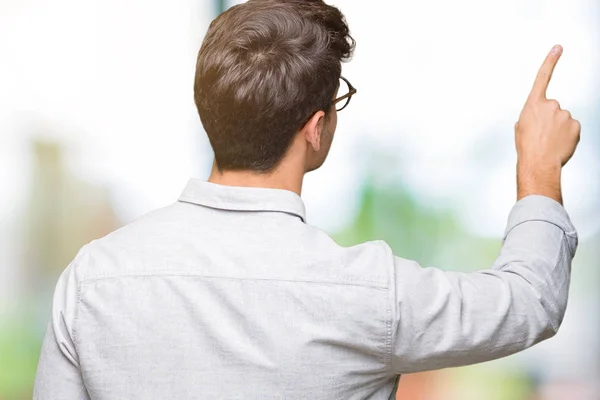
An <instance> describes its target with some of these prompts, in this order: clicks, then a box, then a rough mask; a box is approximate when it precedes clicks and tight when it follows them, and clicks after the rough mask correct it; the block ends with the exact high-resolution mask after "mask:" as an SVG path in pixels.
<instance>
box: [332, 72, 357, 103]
mask: <svg viewBox="0 0 600 400" xmlns="http://www.w3.org/2000/svg"><path fill="white" fill-rule="evenodd" d="M338 93H343V95H342V96H340V97H338V98H336V99H335V100H333V104H338V103H339V104H338V105H336V107H335V109H336V110H337V111H342V110H343V109H344V108H346V107H347V106H348V104H350V99H351V98H352V96H354V95H355V94H356V88H354V86H352V84H351V83H350V82H349V81H348V79H346V78H344V77H343V76H340V87H339V89H338Z"/></svg>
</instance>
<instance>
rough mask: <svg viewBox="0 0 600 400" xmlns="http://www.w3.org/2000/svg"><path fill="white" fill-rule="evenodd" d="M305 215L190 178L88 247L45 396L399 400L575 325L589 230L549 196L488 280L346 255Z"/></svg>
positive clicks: (258, 192) (60, 328)
mask: <svg viewBox="0 0 600 400" xmlns="http://www.w3.org/2000/svg"><path fill="white" fill-rule="evenodd" d="M304 214H305V210H304V204H303V202H302V200H301V199H300V197H299V196H297V195H296V194H295V193H292V192H288V191H284V190H277V189H259V188H240V187H226V186H220V185H215V184H212V183H207V182H202V181H199V180H191V181H190V182H189V184H188V186H187V187H186V188H185V190H184V192H183V194H182V195H181V197H180V199H179V201H178V202H176V203H175V204H173V205H171V206H169V207H166V208H163V209H160V210H157V211H154V212H152V213H150V214H148V215H146V216H145V217H143V218H141V219H139V220H137V221H135V222H133V223H131V224H129V225H127V226H125V227H123V228H121V229H119V230H117V231H115V232H113V233H111V234H109V235H108V236H106V237H104V238H102V239H99V240H95V241H93V242H91V243H90V244H88V245H86V246H84V247H83V248H82V249H81V250H80V252H79V253H78V255H77V256H76V258H75V259H74V260H73V262H72V263H71V264H70V265H69V266H68V268H67V269H66V270H65V271H64V273H63V274H62V276H61V277H60V279H59V282H58V284H57V286H56V292H55V295H54V303H53V311H52V321H51V323H50V324H49V327H48V331H47V334H46V338H45V340H44V345H43V348H42V353H41V356H40V362H39V366H38V372H37V377H36V384H35V394H34V398H35V399H52V400H55V399H98V400H105V399H106V400H108V399H110V400H114V399H161V400H162V399H314V400H319V399H393V398H394V396H395V392H396V387H397V384H398V378H399V375H400V374H403V373H410V372H417V371H425V370H433V369H438V368H445V367H454V366H461V365H467V364H473V363H478V362H483V361H487V360H492V359H496V358H500V357H504V356H507V355H509V354H512V353H515V352H518V351H521V350H524V349H526V348H528V347H530V346H532V345H534V344H535V343H537V342H539V341H541V340H543V339H546V338H549V337H551V336H553V335H554V334H555V333H556V331H557V330H558V328H559V326H560V324H561V322H562V319H563V316H564V313H565V308H566V305H567V297H568V289H569V280H570V266H571V260H572V258H573V256H574V254H575V249H576V247H577V234H576V232H575V228H574V227H573V225H572V224H571V222H570V220H569V217H568V215H567V213H566V211H565V209H564V208H563V207H562V206H561V205H560V204H559V203H557V202H556V201H554V200H552V199H550V198H547V197H543V196H528V197H526V198H524V199H522V200H520V201H519V202H517V203H516V204H515V206H514V207H513V209H512V211H511V213H510V216H509V219H508V225H507V228H506V235H505V237H504V241H503V246H502V250H501V252H500V255H499V257H498V258H497V260H496V262H495V263H494V264H493V265H492V266H491V268H490V269H484V270H481V271H478V272H473V273H460V272H449V271H443V270H440V269H436V268H422V267H421V266H419V265H418V264H417V263H416V262H414V261H410V260H406V259H403V258H400V257H396V256H394V255H393V254H392V251H391V250H390V248H389V246H388V245H387V244H386V243H384V242H381V241H374V242H368V243H364V244H360V245H357V246H353V247H347V248H346V247H341V246H339V245H337V244H336V243H335V242H334V241H333V240H332V239H331V238H330V237H329V236H328V235H327V234H326V233H324V232H323V231H321V230H319V229H317V228H315V227H313V226H310V225H307V224H305V222H304V220H305V216H304ZM482 267H485V266H482Z"/></svg>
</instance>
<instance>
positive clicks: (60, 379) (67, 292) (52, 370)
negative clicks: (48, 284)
mask: <svg viewBox="0 0 600 400" xmlns="http://www.w3.org/2000/svg"><path fill="white" fill-rule="evenodd" d="M76 264H77V258H76V259H75V260H74V261H73V262H72V263H71V264H70V265H69V266H68V267H67V268H66V269H65V271H64V272H63V273H62V275H61V276H60V278H59V280H58V283H57V284H56V289H55V291H54V297H53V300H52V318H51V321H50V323H49V324H48V328H47V330H46V336H45V337H44V342H43V344H42V350H41V354H40V359H39V362H38V367H37V373H36V377H35V385H34V390H33V392H34V393H33V398H34V400H46V399H48V400H50V399H53V400H54V399H65V400H66V399H77V400H88V399H89V397H88V395H87V392H86V389H85V386H84V384H83V379H82V376H81V371H80V366H79V357H78V355H77V350H76V347H75V335H74V334H75V332H74V323H75V318H76V307H77V290H78V280H79V277H78V273H77V269H76Z"/></svg>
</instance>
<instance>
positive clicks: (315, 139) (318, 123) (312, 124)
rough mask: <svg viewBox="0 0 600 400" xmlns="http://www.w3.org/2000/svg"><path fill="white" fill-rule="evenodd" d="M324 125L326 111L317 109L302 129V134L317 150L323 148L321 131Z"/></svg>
mask: <svg viewBox="0 0 600 400" xmlns="http://www.w3.org/2000/svg"><path fill="white" fill-rule="evenodd" d="M324 125H325V113H324V112H323V111H317V112H316V113H315V114H314V115H313V116H312V117H311V118H310V119H309V120H308V122H307V123H306V124H305V125H304V127H302V129H301V133H302V135H304V138H305V139H306V141H307V142H308V143H309V144H310V146H311V147H312V149H313V150H314V151H315V152H317V151H319V150H321V132H322V130H323V127H324Z"/></svg>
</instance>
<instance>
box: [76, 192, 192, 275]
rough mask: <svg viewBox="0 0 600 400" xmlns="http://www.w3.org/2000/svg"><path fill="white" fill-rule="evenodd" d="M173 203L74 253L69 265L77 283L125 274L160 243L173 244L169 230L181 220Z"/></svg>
mask: <svg viewBox="0 0 600 400" xmlns="http://www.w3.org/2000/svg"><path fill="white" fill-rule="evenodd" d="M177 205H178V203H174V204H172V205H169V206H167V207H163V208H159V209H156V210H153V211H151V212H149V213H147V214H145V215H143V216H141V217H139V218H137V219H135V220H133V221H131V222H129V223H127V224H125V225H124V226H122V227H120V228H119V229H116V230H114V231H112V232H110V233H108V234H107V235H105V236H103V237H101V238H98V239H95V240H92V241H91V242H89V243H87V244H86V245H84V246H83V247H81V249H80V250H79V252H78V253H77V255H76V256H75V258H74V260H73V261H72V263H71V265H72V268H73V269H74V271H76V272H77V275H78V277H79V280H80V281H85V280H93V279H98V278H103V277H110V276H114V275H117V274H119V273H124V272H126V271H125V269H131V268H134V267H135V265H139V263H140V261H143V258H144V254H146V255H147V256H149V257H152V253H153V251H155V250H156V249H157V246H158V245H159V244H161V243H162V245H163V246H165V245H169V242H172V241H174V240H175V239H174V238H171V237H170V236H171V235H169V234H167V233H166V231H168V226H169V225H172V224H173V223H174V222H175V221H176V220H177V219H180V217H182V218H183V216H179V217H178V215H179V214H181V210H180V209H179V207H177Z"/></svg>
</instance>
